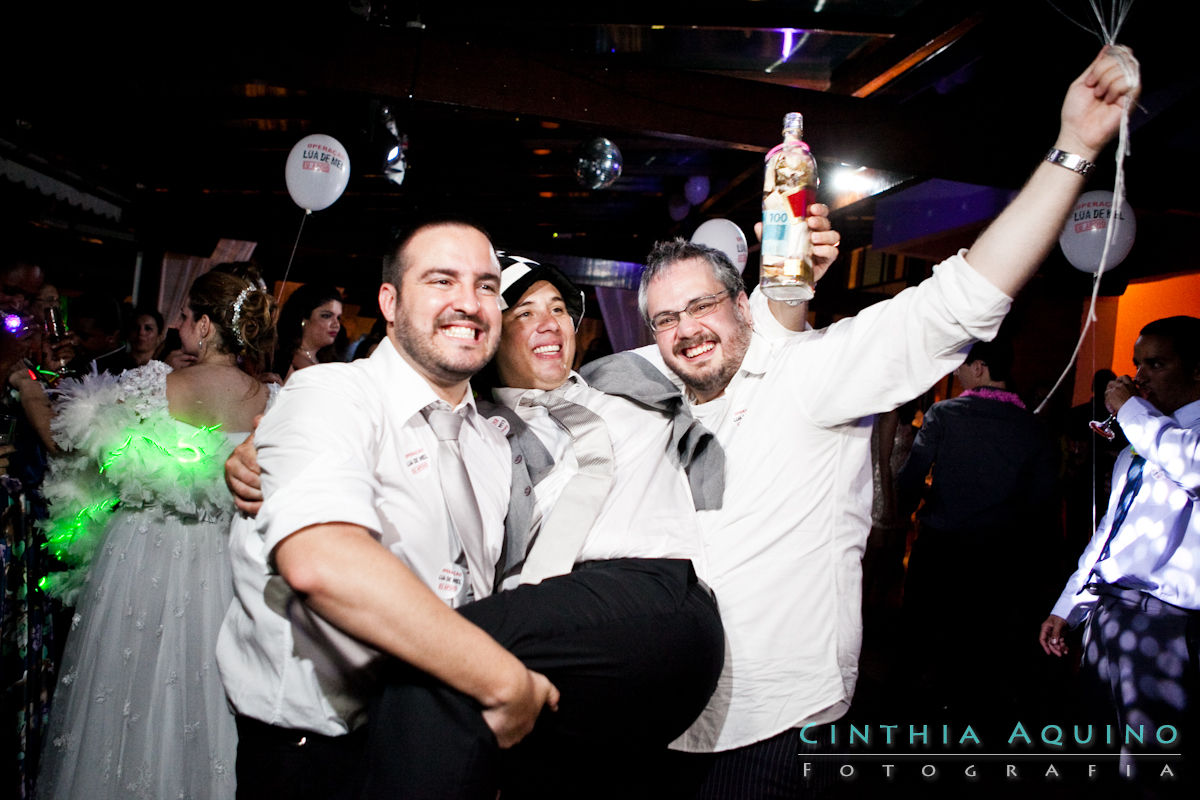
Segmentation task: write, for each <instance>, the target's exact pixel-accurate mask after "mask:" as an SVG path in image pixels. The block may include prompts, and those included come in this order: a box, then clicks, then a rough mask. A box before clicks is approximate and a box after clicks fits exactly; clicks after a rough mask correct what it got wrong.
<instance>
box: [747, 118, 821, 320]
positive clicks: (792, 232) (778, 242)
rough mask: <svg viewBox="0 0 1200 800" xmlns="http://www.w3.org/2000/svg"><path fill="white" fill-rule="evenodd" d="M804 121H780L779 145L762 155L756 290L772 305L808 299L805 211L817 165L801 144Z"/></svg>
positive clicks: (808, 251) (808, 249) (814, 190)
mask: <svg viewBox="0 0 1200 800" xmlns="http://www.w3.org/2000/svg"><path fill="white" fill-rule="evenodd" d="M803 133H804V118H803V117H801V116H800V114H799V113H798V112H795V111H792V112H790V113H789V114H787V115H786V116H785V117H784V118H783V142H782V143H780V144H778V145H776V146H775V147H773V148H772V149H771V151H770V152H769V153H767V159H766V161H767V165H766V174H765V176H764V178H763V203H762V209H763V231H762V266H761V271H760V273H759V281H758V283H759V286H761V287H762V291H763V294H765V295H766V296H767V297H769V298H771V299H772V300H783V301H790V302H800V301H803V300H808V299H810V298H811V297H812V296H813V265H812V242H811V240H810V239H809V234H808V223H807V222H806V219H807V217H808V207H809V206H810V205H812V204H813V203H815V202H816V199H817V162H816V159H814V158H813V156H812V152H811V151H810V150H809V149H808V145H807V144H805V143H804V142H803V141H801V138H800V137H801V136H802V135H803Z"/></svg>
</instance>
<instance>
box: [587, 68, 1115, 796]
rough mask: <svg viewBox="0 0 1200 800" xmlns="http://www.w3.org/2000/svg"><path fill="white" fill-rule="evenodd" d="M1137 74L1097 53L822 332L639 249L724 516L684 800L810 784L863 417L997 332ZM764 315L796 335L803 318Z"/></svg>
mask: <svg viewBox="0 0 1200 800" xmlns="http://www.w3.org/2000/svg"><path fill="white" fill-rule="evenodd" d="M1136 70H1137V64H1136V61H1134V60H1133V57H1132V55H1131V54H1129V53H1128V52H1127V51H1124V50H1115V49H1108V48H1106V49H1105V50H1104V51H1103V52H1102V53H1101V54H1100V55H1099V56H1098V57H1097V59H1096V60H1095V61H1094V62H1093V63H1092V65H1091V66H1089V67H1088V70H1087V71H1086V72H1085V73H1084V74H1083V75H1081V76H1080V77H1079V78H1078V79H1077V80H1076V81H1075V82H1074V83H1073V84H1072V85H1071V87H1070V89H1069V90H1068V93H1067V96H1066V100H1065V102H1064V105H1063V109H1062V124H1061V128H1060V132H1059V136H1058V139H1057V140H1056V142H1055V145H1054V149H1053V150H1051V152H1050V153H1049V154H1048V155H1047V158H1046V161H1044V162H1043V163H1042V164H1041V165H1040V166H1039V167H1038V168H1037V170H1036V171H1035V172H1034V173H1033V175H1032V177H1031V178H1030V179H1029V181H1028V183H1027V184H1026V185H1025V187H1024V189H1022V191H1021V192H1020V193H1019V194H1018V195H1017V197H1016V198H1015V199H1014V200H1013V202H1012V203H1011V204H1010V205H1009V206H1008V208H1006V209H1005V210H1004V211H1003V212H1002V213H1001V214H1000V216H999V217H998V218H997V219H996V220H995V221H994V222H993V223H992V224H991V226H990V227H989V228H988V229H987V230H986V231H985V232H984V233H983V234H982V235H981V236H980V237H979V239H978V240H977V241H976V242H975V243H974V244H973V245H972V246H971V248H970V250H969V251H964V252H962V253H960V254H959V255H955V256H953V257H951V258H950V259H948V260H947V261H945V262H943V263H942V264H941V265H939V266H938V267H937V268H936V270H935V274H934V276H933V277H932V278H930V279H929V280H927V281H925V282H924V283H922V284H921V285H919V286H917V287H914V288H911V289H908V290H906V291H904V292H902V293H901V294H900V295H898V296H897V297H895V298H893V299H891V300H888V301H885V302H881V303H878V304H876V305H873V306H871V307H869V308H867V309H866V310H864V311H863V312H861V313H860V314H859V315H858V316H857V317H854V318H851V319H847V320H842V321H840V322H838V323H836V324H834V325H832V326H830V327H829V328H827V329H824V330H820V331H809V332H800V333H796V334H794V335H783V336H779V337H777V338H774V339H772V338H768V337H767V336H765V335H764V334H763V333H761V332H759V331H758V330H756V326H757V327H758V328H765V327H767V326H766V325H764V324H763V321H764V319H765V318H764V317H763V316H762V315H761V314H755V313H754V312H753V311H752V305H755V303H752V302H751V301H750V300H748V299H747V297H746V294H745V292H744V290H743V288H742V285H741V280H740V276H739V275H738V274H737V272H736V270H734V269H733V268H732V266H731V265H729V264H728V260H727V259H724V258H723V257H722V256H721V255H720V254H719V253H716V252H715V251H710V250H708V249H707V248H697V247H696V246H695V245H691V244H689V243H686V242H682V241H677V242H675V243H667V244H665V245H663V246H661V247H660V248H658V249H657V250H656V252H655V253H654V254H652V256H651V259H650V262H649V263H648V265H647V269H646V271H645V272H644V273H643V276H642V284H641V289H640V297H639V300H640V304H641V308H642V312H643V314H644V316H645V318H646V319H647V321H648V322H649V323H650V326H651V328H652V330H654V331H655V337H656V339H657V348H654V347H651V348H645V349H643V350H640V351H638V352H639V353H640V354H643V355H645V356H646V357H647V358H649V359H652V360H654V361H655V362H656V363H657V364H658V365H659V366H660V367H661V368H662V369H663V370H664V372H665V373H666V374H668V375H671V376H674V378H675V380H676V381H677V382H678V384H679V385H680V386H681V388H682V389H683V390H684V391H685V392H686V394H687V396H688V398H689V400H690V402H691V403H692V412H693V414H695V415H696V417H697V418H698V419H699V420H700V421H701V422H703V423H704V425H705V426H707V427H708V428H709V429H710V430H711V431H713V432H714V433H715V434H716V435H717V438H718V440H719V441H720V442H721V444H722V446H723V448H724V450H725V457H726V464H727V471H726V482H725V486H726V492H725V503H724V505H723V507H722V508H721V509H719V510H716V511H703V512H701V515H700V516H701V526H702V529H703V531H704V537H705V545H706V551H707V552H706V556H707V565H708V569H709V580H710V583H711V585H712V587H713V589H714V591H715V592H716V593H717V596H718V597H719V598H720V601H721V616H722V619H723V621H724V623H725V631H726V638H727V642H728V654H727V656H726V662H725V671H724V674H723V676H722V681H721V683H720V684H719V685H718V688H717V691H716V693H715V694H714V696H713V699H712V701H711V702H710V704H709V706H708V708H707V709H706V710H705V712H704V713H703V714H702V715H701V716H700V718H699V719H698V720H697V722H696V723H695V724H694V725H693V726H692V728H691V729H690V730H689V731H688V732H687V733H686V734H684V736H683V737H681V739H680V740H679V741H678V742H677V743H676V745H675V746H676V747H677V748H679V749H681V750H684V751H689V752H692V753H696V754H706V755H696V756H689V757H685V761H690V762H691V764H690V769H694V770H696V771H697V772H698V773H700V774H701V776H702V778H701V779H702V781H703V783H702V786H701V789H700V792H699V796H701V797H723V798H738V800H745V798H756V797H788V798H794V797H797V796H800V795H801V794H802V793H803V792H804V791H806V789H807V790H813V789H816V788H818V787H814V786H808V785H807V784H806V782H805V780H804V776H803V774H802V761H803V759H801V758H798V757H797V753H799V752H802V751H804V750H805V748H806V747H807V746H809V745H810V744H811V743H812V742H814V741H816V736H817V731H816V729H815V726H822V727H824V724H825V723H830V722H832V721H834V720H836V719H838V718H839V717H841V716H842V715H843V714H845V713H846V710H847V709H848V707H849V704H850V700H851V698H852V696H853V692H854V684H855V681H856V679H857V674H858V653H859V648H860V644H861V637H862V620H861V613H860V605H861V593H862V592H861V579H862V567H861V560H862V554H863V547H864V544H865V542H866V538H867V534H868V532H869V530H870V520H871V514H870V512H871V485H872V482H871V473H870V470H871V459H870V450H869V447H870V432H871V415H873V414H876V413H880V412H883V411H887V410H889V409H892V408H895V407H897V406H899V405H900V404H902V403H904V402H905V401H907V400H909V399H911V398H912V397H915V396H917V395H919V394H920V393H921V392H923V391H925V390H926V389H927V388H928V387H929V386H931V385H932V384H933V383H934V382H935V381H936V380H938V379H939V378H941V377H942V376H943V375H945V374H946V373H947V372H950V371H951V370H952V369H954V368H955V367H956V366H957V365H958V364H959V363H961V361H962V360H963V358H964V356H965V355H966V352H967V350H968V348H969V346H970V344H971V343H972V342H974V341H975V340H977V339H989V338H991V337H992V336H994V335H995V333H996V331H997V329H998V328H999V325H1000V322H1001V321H1002V320H1003V318H1004V315H1005V314H1006V313H1007V311H1008V308H1009V305H1010V302H1011V300H1010V297H1011V295H1013V294H1014V293H1016V292H1017V291H1018V290H1019V289H1020V288H1021V286H1023V285H1024V283H1025V282H1026V281H1027V280H1028V279H1029V277H1030V276H1032V275H1033V274H1034V272H1036V270H1037V268H1038V266H1039V265H1040V264H1041V262H1042V260H1043V259H1044V258H1045V257H1046V255H1047V254H1048V253H1049V252H1050V249H1051V248H1052V247H1053V246H1054V243H1055V241H1056V239H1057V237H1058V233H1059V231H1060V230H1061V227H1062V224H1063V222H1064V220H1065V218H1066V215H1067V213H1068V212H1069V210H1070V208H1071V206H1072V204H1073V202H1074V200H1075V198H1076V196H1077V195H1078V193H1079V191H1080V190H1081V189H1082V188H1083V185H1084V175H1085V174H1086V173H1087V171H1088V170H1089V169H1090V168H1091V162H1092V161H1093V160H1094V159H1095V158H1096V157H1097V155H1098V154H1099V153H1100V151H1101V149H1102V148H1103V147H1104V145H1105V144H1106V143H1107V142H1108V141H1109V140H1110V139H1111V138H1112V137H1113V136H1114V134H1115V133H1116V131H1117V128H1118V125H1119V121H1120V118H1121V116H1122V115H1123V113H1124V111H1125V107H1126V105H1127V104H1130V103H1132V101H1133V100H1134V98H1135V97H1136V95H1137V88H1138V87H1137V78H1136V74H1137V73H1136ZM758 304H760V308H762V307H765V305H766V304H765V303H761V301H758ZM773 310H775V311H777V312H779V313H778V314H777V316H779V317H780V319H781V320H786V319H788V315H789V314H791V315H792V320H791V322H789V323H787V324H788V326H789V327H791V328H792V329H794V330H802V327H803V326H802V322H803V312H804V310H805V309H804V308H803V307H802V306H801V307H797V308H793V309H791V310H790V311H789V309H788V308H787V307H782V308H775V309H773ZM600 388H605V389H606V388H607V387H600ZM805 726H814V727H810V728H806V727H805Z"/></svg>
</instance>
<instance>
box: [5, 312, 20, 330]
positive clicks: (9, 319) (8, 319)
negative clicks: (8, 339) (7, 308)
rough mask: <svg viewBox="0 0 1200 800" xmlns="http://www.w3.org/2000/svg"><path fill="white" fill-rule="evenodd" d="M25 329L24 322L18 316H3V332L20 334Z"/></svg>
mask: <svg viewBox="0 0 1200 800" xmlns="http://www.w3.org/2000/svg"><path fill="white" fill-rule="evenodd" d="M24 327H25V321H24V320H23V319H21V315H20V314H5V315H4V330H6V331H8V332H9V333H20V332H21V331H22V329H24Z"/></svg>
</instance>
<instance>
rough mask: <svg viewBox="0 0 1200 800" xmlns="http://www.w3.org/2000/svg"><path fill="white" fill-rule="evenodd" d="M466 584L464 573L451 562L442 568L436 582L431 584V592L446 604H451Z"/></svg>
mask: <svg viewBox="0 0 1200 800" xmlns="http://www.w3.org/2000/svg"><path fill="white" fill-rule="evenodd" d="M465 583H466V571H465V570H463V568H462V567H460V566H459V565H458V564H455V563H453V562H451V563H449V564H447V565H446V566H444V567H442V569H441V571H440V572H438V576H437V580H436V581H434V582H433V590H434V591H435V592H437V596H438V597H440V598H442V599H443V600H445V601H446V602H447V603H450V602H453V601H454V599H455V598H457V597H458V595H459V593H460V592H462V590H463V585H464V584H465Z"/></svg>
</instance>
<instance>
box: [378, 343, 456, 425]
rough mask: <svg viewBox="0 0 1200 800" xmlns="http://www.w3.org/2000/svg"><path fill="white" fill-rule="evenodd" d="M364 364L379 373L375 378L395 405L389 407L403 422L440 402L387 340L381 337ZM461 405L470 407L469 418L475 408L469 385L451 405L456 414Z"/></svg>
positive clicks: (423, 378)
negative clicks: (459, 401)
mask: <svg viewBox="0 0 1200 800" xmlns="http://www.w3.org/2000/svg"><path fill="white" fill-rule="evenodd" d="M368 362H369V363H370V364H371V366H372V367H374V368H376V369H378V370H379V371H380V376H379V379H380V380H381V381H382V385H383V386H387V387H389V392H390V394H391V397H392V398H393V402H394V404H395V405H394V406H393V407H394V408H395V410H396V412H397V413H398V414H399V415H400V416H401V417H402V418H403V419H409V418H410V417H412V416H414V415H416V414H420V413H421V409H423V408H425V406H427V405H429V404H430V403H435V402H438V401H440V400H441V398H440V397H438V395H437V392H435V391H434V390H433V387H432V386H430V385H429V381H427V380H425V377H424V376H423V375H421V373H419V372H417V371H416V370H415V369H413V366H412V364H409V363H408V362H407V361H405V360H404V356H402V355H400V352H399V351H398V350H397V349H396V345H395V343H394V342H393V341H392V340H391V338H390V337H387V336H385V337H384V338H383V341H381V342H380V343H379V346H378V347H376V348H375V352H374V353H372V354H371V355H370V358H369V359H368ZM442 402H445V401H442ZM464 405H466V406H470V408H471V410H470V411H469V412H467V419H471V418H472V416H474V415H475V413H476V411H477V409H476V408H475V396H474V394H473V393H472V392H471V387H470V385H469V384H468V385H467V393H466V396H465V397H464V398H463V402H462V403H459V404H458V405H457V406H455V407H454V410H455V411H457V410H458V409H460V408H462V407H463V406H464Z"/></svg>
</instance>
